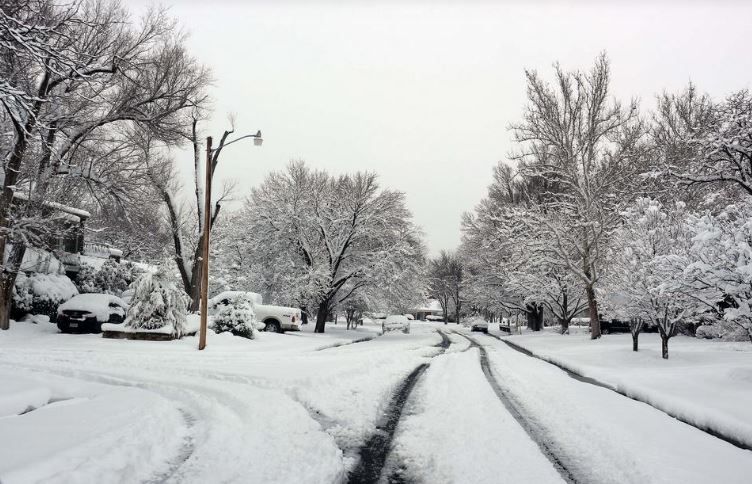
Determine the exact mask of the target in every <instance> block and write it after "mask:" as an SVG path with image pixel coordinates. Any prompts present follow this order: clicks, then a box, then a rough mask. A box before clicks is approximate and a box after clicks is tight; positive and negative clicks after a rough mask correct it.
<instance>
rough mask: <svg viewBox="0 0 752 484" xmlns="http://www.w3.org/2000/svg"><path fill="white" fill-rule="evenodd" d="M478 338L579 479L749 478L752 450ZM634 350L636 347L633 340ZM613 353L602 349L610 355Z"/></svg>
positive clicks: (742, 480) (622, 483) (501, 378)
mask: <svg viewBox="0 0 752 484" xmlns="http://www.w3.org/2000/svg"><path fill="white" fill-rule="evenodd" d="M552 336H557V335H552ZM540 337H541V336H539V335H532V336H529V337H525V338H524V339H525V340H526V341H530V340H532V339H534V338H540ZM543 337H544V338H545V337H547V336H543ZM559 337H560V338H566V336H559ZM570 337H571V335H570ZM478 339H479V340H481V341H483V342H484V344H487V345H488V346H487V347H488V348H489V359H490V361H491V364H492V365H493V368H494V372H495V374H496V375H497V377H498V379H499V381H500V383H501V384H502V385H503V386H504V387H505V388H506V389H507V390H508V391H509V392H510V394H511V395H512V397H513V398H514V399H515V400H517V401H518V402H519V403H520V404H521V405H522V407H523V408H524V409H525V412H527V414H528V417H529V418H530V419H531V420H533V421H534V422H535V424H536V425H538V426H540V428H541V429H543V431H544V432H545V434H546V436H547V438H548V439H549V441H550V445H551V446H552V447H553V448H555V449H557V453H558V455H560V456H561V458H562V460H563V461H564V462H565V463H566V464H567V465H568V468H569V469H570V470H571V471H573V473H574V474H575V476H579V477H580V479H582V478H583V476H584V477H585V481H586V482H594V483H600V484H606V483H614V484H617V483H618V484H625V483H635V484H643V483H648V482H651V483H665V484H672V483H684V484H689V483H697V484H703V483H710V482H719V483H720V482H723V483H740V484H741V483H746V482H749V476H750V475H752V452H749V451H746V450H742V449H739V448H737V447H734V446H732V445H731V444H729V443H727V442H723V441H722V440H719V439H717V438H715V437H711V436H710V435H708V434H706V433H704V432H702V431H700V430H697V429H695V428H693V427H690V426H688V425H686V424H684V423H682V422H679V421H678V420H676V419H673V418H670V417H668V416H667V415H666V414H665V413H663V412H661V411H660V410H656V409H655V408H652V407H650V406H648V405H645V404H643V403H640V402H637V401H634V400H631V399H629V398H626V397H624V396H622V395H619V394H617V393H615V392H613V391H611V390H608V389H605V388H600V387H597V386H594V385H590V384H588V383H583V382H580V381H577V380H575V379H573V378H571V377H569V376H568V375H567V374H566V373H565V372H563V371H562V370H561V369H559V368H557V367H555V366H553V365H551V364H549V363H546V362H544V361H541V360H538V359H536V358H532V357H529V356H526V355H524V354H522V353H520V352H518V351H515V350H513V349H511V348H509V347H508V346H506V345H504V344H503V343H501V342H500V341H497V340H492V338H490V337H488V336H482V337H478ZM517 340H520V341H522V340H523V337H518V338H517ZM603 341H604V342H607V341H608V337H604V338H603ZM624 342H625V343H626V342H627V341H626V340H625V341H624ZM571 344H574V342H573V343H571ZM627 349H628V350H629V351H631V345H630V346H628V348H627ZM608 355H609V353H608V352H601V353H600V357H601V358H603V359H606V358H608V357H609V356H608ZM657 358H658V359H660V352H659V353H658V356H657ZM717 396H718V398H723V396H721V395H717Z"/></svg>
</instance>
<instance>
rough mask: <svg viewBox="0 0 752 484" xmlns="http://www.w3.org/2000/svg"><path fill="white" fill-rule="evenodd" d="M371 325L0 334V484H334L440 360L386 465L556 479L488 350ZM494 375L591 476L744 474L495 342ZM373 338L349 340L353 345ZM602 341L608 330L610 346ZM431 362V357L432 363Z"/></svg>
mask: <svg viewBox="0 0 752 484" xmlns="http://www.w3.org/2000/svg"><path fill="white" fill-rule="evenodd" d="M411 326H412V328H411V329H412V333H411V334H408V335H405V334H402V333H389V334H387V335H384V336H377V335H378V327H377V325H373V326H370V327H368V326H366V327H364V328H359V329H358V330H356V331H345V330H344V327H343V326H342V325H337V326H334V325H328V326H327V333H326V334H324V335H314V334H312V333H311V332H310V331H312V329H313V328H312V325H309V326H308V327H306V328H305V330H304V331H302V332H300V333H288V334H284V335H278V334H268V333H262V334H261V335H260V336H259V338H258V339H257V340H253V341H248V340H244V339H242V338H237V337H234V336H231V335H229V334H221V335H215V334H213V333H211V332H210V334H209V340H208V346H207V349H206V350H205V351H203V352H198V351H196V349H195V348H196V343H197V341H196V338H195V337H192V338H184V339H183V340H180V341H172V342H145V341H128V340H106V339H102V338H101V337H100V336H98V335H63V334H58V333H57V330H56V328H55V326H54V325H52V324H49V323H40V324H33V323H31V322H19V323H15V324H14V325H13V327H12V329H11V330H10V331H5V332H0V381H1V382H2V384H0V448H2V449H3V452H0V481H1V482H2V483H3V484H12V483H22V484H23V483H31V482H66V483H69V482H73V483H78V482H81V483H84V482H98V483H110V482H123V483H125V482H128V483H132V482H181V483H182V482H188V483H191V482H196V483H199V482H200V483H208V482H238V483H275V482H280V483H283V482H284V483H288V482H289V483H329V482H342V481H343V480H345V479H346V475H347V471H348V470H349V469H351V468H352V467H353V466H354V464H355V463H356V461H357V450H358V447H359V446H360V445H362V444H363V443H364V442H365V441H366V440H367V438H368V437H369V436H370V435H371V434H372V432H374V429H375V425H376V422H377V421H379V419H380V418H381V417H382V414H383V412H384V410H385V408H386V407H387V405H388V403H389V399H390V396H391V394H392V392H393V391H394V390H395V388H397V387H398V386H399V384H400V383H401V382H402V381H403V380H404V378H405V377H406V375H408V374H409V373H410V372H411V371H412V370H413V369H414V368H415V367H417V366H418V365H420V364H422V363H430V366H429V368H428V370H427V371H426V372H425V373H424V374H423V375H422V376H421V378H420V380H419V381H418V383H417V385H416V387H415V390H414V391H413V393H412V394H411V397H410V399H409V401H408V404H407V406H406V409H405V411H404V413H403V418H402V420H401V421H400V424H399V426H398V428H397V433H396V436H395V440H394V443H393V449H394V451H393V452H392V457H390V462H391V463H392V464H394V465H396V466H399V467H404V469H405V470H404V473H403V475H404V476H406V477H408V478H410V479H413V480H415V481H419V482H430V483H450V482H457V483H465V482H467V483H475V482H478V483H482V482H541V483H545V482H561V477H560V476H559V474H558V473H557V472H556V471H555V470H554V468H553V466H552V464H551V463H550V462H549V461H548V460H547V459H546V457H545V456H543V454H541V453H540V451H539V450H538V449H537V447H536V445H535V444H534V443H533V441H532V440H531V439H530V437H529V436H528V435H527V434H526V433H525V431H524V430H523V429H522V427H520V426H519V424H517V423H516V421H515V420H514V418H512V416H511V415H510V414H509V413H508V412H507V411H506V409H505V407H504V406H503V405H502V404H501V403H500V401H499V400H498V399H497V398H496V395H495V394H494V392H493V391H492V390H491V387H490V386H489V385H488V382H487V381H486V380H485V377H484V375H483V373H482V371H481V368H480V365H479V363H478V349H477V348H469V347H468V342H467V340H465V339H464V338H462V337H460V336H459V335H456V334H455V335H450V338H451V340H452V345H451V346H450V347H449V348H448V350H447V351H446V352H445V353H443V354H440V353H441V351H440V349H439V348H437V347H436V346H435V345H436V344H437V343H439V342H440V341H441V338H440V336H439V334H438V333H437V332H436V329H441V330H447V329H449V330H454V331H460V332H462V333H464V334H469V333H467V332H466V331H465V330H463V329H459V328H458V327H457V325H448V326H445V325H443V324H435V323H418V322H413V323H412V325H411ZM474 337H475V339H476V340H477V341H478V342H479V343H481V344H483V345H484V347H486V349H487V351H488V354H489V359H490V363H491V364H492V365H493V368H494V376H495V377H496V378H497V380H498V381H499V383H500V384H502V385H504V386H505V387H508V391H509V394H510V395H512V396H513V397H514V398H516V399H518V400H519V402H520V403H522V404H523V406H524V408H525V410H526V412H528V413H529V415H528V417H529V418H530V419H532V420H535V422H536V423H537V424H538V425H539V427H540V428H541V429H543V432H545V433H546V436H545V437H546V438H549V439H550V440H551V442H552V443H553V444H554V446H555V448H556V449H557V451H558V452H560V453H561V455H562V456H563V457H564V459H563V461H564V462H565V463H569V464H570V465H571V466H572V467H573V469H574V471H576V475H577V476H578V480H579V481H581V482H598V483H605V482H640V483H650V482H687V483H692V482H730V483H733V482H745V481H747V479H746V477H747V476H749V475H752V452H748V451H743V450H740V449H738V448H736V447H733V446H731V445H730V444H727V443H725V442H722V441H720V440H718V439H715V438H713V437H711V436H709V435H707V434H705V433H703V432H700V431H698V430H696V429H693V428H691V427H688V426H687V425H685V424H682V423H680V422H678V421H676V420H674V419H672V418H670V417H668V416H667V415H665V414H664V413H662V412H660V411H658V410H655V409H653V408H651V407H649V406H646V405H644V404H640V403H637V402H634V401H632V400H629V399H627V398H626V397H623V396H620V395H617V394H616V393H614V392H611V391H609V390H606V389H602V388H597V387H593V386H591V385H587V384H584V383H581V382H578V381H576V380H573V379H571V378H570V377H568V376H567V375H566V374H565V373H564V372H562V371H561V370H559V369H558V368H555V367H552V366H551V365H549V364H547V363H545V362H542V361H539V360H535V359H533V358H530V357H527V356H525V355H522V354H519V353H517V352H515V351H513V350H511V349H509V348H507V347H506V346H504V345H503V344H502V343H501V342H499V341H497V340H494V339H492V338H490V337H487V336H474ZM363 338H373V339H371V340H369V341H365V342H360V343H357V344H346V343H349V342H351V341H353V340H359V339H363ZM604 339H605V338H604ZM437 355H439V356H437Z"/></svg>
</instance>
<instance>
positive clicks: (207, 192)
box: [198, 136, 212, 350]
mask: <svg viewBox="0 0 752 484" xmlns="http://www.w3.org/2000/svg"><path fill="white" fill-rule="evenodd" d="M211 153H212V138H211V136H209V137H207V138H206V168H205V171H206V183H205V184H204V233H203V241H204V246H203V247H202V248H203V250H202V253H201V329H200V332H199V338H198V349H199V350H203V349H204V348H206V327H207V317H208V314H207V310H208V307H207V306H208V302H209V301H208V299H209V232H210V231H209V229H210V228H211V227H210V225H211V184H212V160H211Z"/></svg>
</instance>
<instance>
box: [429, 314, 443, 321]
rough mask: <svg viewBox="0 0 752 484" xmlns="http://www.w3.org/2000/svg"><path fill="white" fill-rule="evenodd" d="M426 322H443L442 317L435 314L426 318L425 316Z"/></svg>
mask: <svg viewBox="0 0 752 484" xmlns="http://www.w3.org/2000/svg"><path fill="white" fill-rule="evenodd" d="M426 321H444V317H443V316H439V315H435V314H429V315H428V316H426Z"/></svg>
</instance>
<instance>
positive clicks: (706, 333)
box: [695, 321, 749, 341]
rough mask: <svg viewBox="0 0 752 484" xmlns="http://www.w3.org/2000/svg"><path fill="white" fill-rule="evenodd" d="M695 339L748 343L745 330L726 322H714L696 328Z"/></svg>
mask: <svg viewBox="0 0 752 484" xmlns="http://www.w3.org/2000/svg"><path fill="white" fill-rule="evenodd" d="M695 337H697V338H701V339H719V340H722V341H749V336H748V333H747V331H746V330H744V329H743V328H740V327H739V326H737V325H735V324H730V323H729V322H728V321H716V322H714V323H711V324H703V325H702V326H699V327H698V328H697V331H696V332H695Z"/></svg>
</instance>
